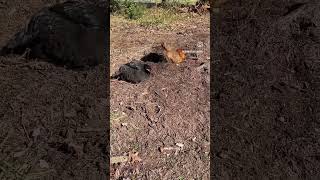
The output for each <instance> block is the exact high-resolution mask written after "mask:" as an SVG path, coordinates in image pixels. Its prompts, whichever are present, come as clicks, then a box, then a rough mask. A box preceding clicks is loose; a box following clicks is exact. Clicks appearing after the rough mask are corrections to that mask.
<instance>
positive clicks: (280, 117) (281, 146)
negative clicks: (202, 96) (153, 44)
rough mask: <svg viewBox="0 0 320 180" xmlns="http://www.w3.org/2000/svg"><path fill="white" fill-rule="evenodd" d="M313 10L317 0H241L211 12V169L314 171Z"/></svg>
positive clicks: (250, 173)
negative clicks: (218, 11) (212, 88)
mask: <svg viewBox="0 0 320 180" xmlns="http://www.w3.org/2000/svg"><path fill="white" fill-rule="evenodd" d="M297 3H298V4H297ZM300 3H302V4H300ZM319 12H320V3H319V2H318V1H300V2H297V1H282V0H281V1H259V2H258V1H242V4H239V3H236V2H234V3H231V2H229V3H226V4H225V5H224V6H223V8H222V9H221V14H220V15H219V16H220V17H221V19H219V21H218V15H214V16H212V17H213V21H212V22H213V24H215V23H216V22H220V25H219V26H217V27H216V28H213V29H212V30H213V31H214V34H215V35H214V37H213V38H214V39H213V40H212V42H213V45H214V46H213V47H214V48H213V52H214V53H212V55H213V56H214V60H215V64H214V66H213V67H214V68H213V76H214V81H213V83H214V85H213V87H214V90H213V91H212V94H213V97H214V101H213V102H212V103H213V109H214V110H215V111H214V112H215V113H214V116H213V117H212V118H213V119H212V122H216V123H215V124H212V125H213V127H212V129H211V130H212V132H214V133H215V136H213V137H214V139H213V141H214V142H213V146H214V147H215V148H216V151H215V153H214V156H213V157H212V158H213V162H215V164H216V166H215V167H217V168H218V169H219V171H216V173H215V177H220V178H221V179H225V178H228V177H229V178H231V179H235V178H241V179H251V178H256V177H260V178H261V177H268V178H276V179H278V178H280V179H310V178H316V177H317V178H319V177H320V174H319V172H320V164H319V148H320V143H319V138H320V134H319V129H320V124H319V118H320V117H319V115H320V111H319V110H320V109H319V104H320V103H319V93H318V92H319V90H320V84H319V82H320V76H319V75H320V71H319V70H320V64H319V59H320V54H319V52H318V51H319V48H320V44H319V37H320V29H319V28H320V13H319ZM218 24H219V23H218Z"/></svg>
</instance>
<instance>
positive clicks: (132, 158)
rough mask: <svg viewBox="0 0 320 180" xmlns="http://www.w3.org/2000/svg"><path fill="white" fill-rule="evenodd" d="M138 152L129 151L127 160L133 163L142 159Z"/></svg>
mask: <svg viewBox="0 0 320 180" xmlns="http://www.w3.org/2000/svg"><path fill="white" fill-rule="evenodd" d="M138 154H139V153H138V152H129V162H130V163H135V162H140V161H142V159H141V158H140V157H139V156H138Z"/></svg>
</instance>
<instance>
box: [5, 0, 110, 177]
mask: <svg viewBox="0 0 320 180" xmlns="http://www.w3.org/2000/svg"><path fill="white" fill-rule="evenodd" d="M1 2H3V3H1V4H0V6H1V8H0V17H1V18H0V27H1V28H0V46H3V45H4V43H5V42H6V41H7V40H8V39H9V38H10V37H12V35H13V34H14V33H15V32H17V31H18V30H20V29H21V28H22V27H23V26H24V25H25V23H26V22H25V21H26V20H27V19H29V18H30V17H31V15H32V14H33V13H35V12H36V11H37V10H39V9H40V8H41V7H44V6H47V5H50V4H53V3H55V2H56V1H54V0H51V1H50V0H47V1H45V0H23V1H22V0H12V1H1ZM0 74H1V77H0V89H1V90H0V91H1V93H0V102H1V103H0V104H1V105H0V119H1V121H0V179H107V177H108V175H107V172H108V165H107V164H108V163H109V154H108V150H107V147H108V138H109V137H108V135H107V130H108V129H107V127H108V126H107V122H106V120H107V119H108V114H107V105H108V104H109V99H108V93H107V86H108V84H107V81H106V77H107V73H106V71H105V68H104V67H103V66H99V67H96V68H95V69H93V70H90V71H82V72H74V71H71V70H66V69H64V68H62V67H56V66H54V65H52V64H49V63H46V62H42V61H37V60H25V59H24V58H22V57H0Z"/></svg>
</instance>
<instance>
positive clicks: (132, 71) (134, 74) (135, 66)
mask: <svg viewBox="0 0 320 180" xmlns="http://www.w3.org/2000/svg"><path fill="white" fill-rule="evenodd" d="M150 71H151V67H150V66H149V65H148V64H147V63H145V62H142V61H138V60H133V61H131V62H129V63H127V64H124V65H122V66H120V68H119V71H118V72H116V73H115V74H114V75H112V76H111V79H118V80H122V81H126V82H130V83H133V84H136V83H140V82H142V81H145V80H147V79H149V77H150V74H151V72H150Z"/></svg>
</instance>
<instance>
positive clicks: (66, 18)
mask: <svg viewBox="0 0 320 180" xmlns="http://www.w3.org/2000/svg"><path fill="white" fill-rule="evenodd" d="M106 4H107V3H106ZM107 11H108V7H107V6H101V3H100V5H98V4H95V3H89V2H77V1H67V2H65V3H61V4H56V5H54V6H52V7H46V8H43V9H42V10H40V11H39V12H38V13H36V14H35V15H33V17H32V18H31V20H30V21H29V23H28V25H27V26H26V28H24V29H23V30H21V31H20V32H18V33H17V34H15V36H14V37H13V38H12V39H11V40H9V42H8V43H7V44H6V45H5V46H4V47H3V48H2V49H1V50H0V55H2V56H5V55H8V54H23V53H25V52H26V50H27V49H29V57H30V58H39V59H43V60H45V61H49V62H51V63H54V64H56V65H62V66H65V67H67V68H83V67H90V66H96V65H98V64H101V63H104V62H105V61H106V60H107V50H106V49H107V45H108V37H107V26H108V24H107Z"/></svg>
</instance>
